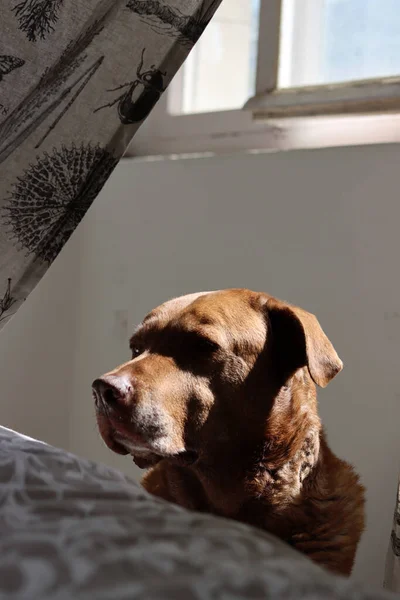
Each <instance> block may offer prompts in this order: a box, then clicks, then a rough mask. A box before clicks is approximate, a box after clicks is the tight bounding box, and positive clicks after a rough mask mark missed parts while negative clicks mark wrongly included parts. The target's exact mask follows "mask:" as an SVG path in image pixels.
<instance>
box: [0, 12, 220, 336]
mask: <svg viewBox="0 0 400 600" xmlns="http://www.w3.org/2000/svg"><path fill="white" fill-rule="evenodd" d="M220 1H221V0H168V1H164V0H122V1H120V0H117V1H115V0H69V1H68V2H65V0H10V2H8V3H6V6H5V7H4V8H3V9H2V19H1V23H0V32H1V36H0V329H1V327H2V326H4V325H5V324H6V322H7V321H8V320H9V319H10V317H11V316H12V315H13V314H15V313H16V311H17V310H18V308H19V307H20V306H21V304H22V302H23V301H24V299H25V298H26V297H27V296H28V295H29V293H30V292H31V291H32V289H33V288H34V287H35V285H36V284H37V282H38V281H39V280H40V279H41V277H42V276H43V274H44V273H45V272H46V270H47V268H48V267H49V265H50V264H51V263H52V261H53V260H54V259H55V258H56V256H57V255H58V253H59V252H60V250H61V249H62V247H63V246H64V244H65V243H66V242H67V240H68V238H69V237H70V235H71V234H72V232H73V231H74V229H75V228H76V227H77V225H78V223H79V222H80V221H81V219H82V218H83V216H84V215H85V213H86V211H87V210H88V208H89V207H90V205H91V203H92V202H93V200H94V199H95V198H96V196H97V194H98V193H99V192H100V190H101V188H102V186H103V185H104V183H105V182H106V180H107V178H108V177H109V176H110V174H111V172H112V171H113V169H114V167H115V166H116V164H117V162H118V160H119V158H120V157H121V156H122V155H123V153H124V151H125V150H126V146H127V145H128V143H129V141H130V139H131V138H132V136H133V135H134V134H135V132H136V130H137V129H138V127H139V126H140V125H141V123H142V122H143V121H144V119H145V118H146V117H147V116H148V115H149V114H150V112H151V111H152V109H153V108H154V106H155V104H156V103H157V101H158V100H159V98H160V97H161V95H162V93H163V92H164V91H165V90H166V88H167V86H168V84H169V83H170V81H171V79H172V77H173V76H174V74H175V73H176V71H177V70H178V68H179V67H180V65H181V64H182V63H183V61H184V60H185V58H186V56H187V55H188V53H189V51H190V50H191V48H192V46H193V44H194V43H195V42H196V41H197V40H198V38H199V37H200V35H201V33H202V32H203V31H204V28H205V27H206V26H207V24H208V23H209V21H210V20H211V18H212V16H213V14H214V12H215V10H216V9H217V7H218V5H219V4H220Z"/></svg>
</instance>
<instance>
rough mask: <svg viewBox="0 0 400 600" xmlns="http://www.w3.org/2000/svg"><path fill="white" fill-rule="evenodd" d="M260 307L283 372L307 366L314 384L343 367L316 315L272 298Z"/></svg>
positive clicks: (324, 380)
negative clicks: (265, 312) (265, 318)
mask: <svg viewBox="0 0 400 600" xmlns="http://www.w3.org/2000/svg"><path fill="white" fill-rule="evenodd" d="M264 306H265V309H266V311H267V314H268V320H269V322H270V325H271V328H272V344H273V347H274V348H275V350H277V352H278V360H279V362H280V365H281V367H282V368H283V371H285V372H287V374H289V373H290V372H292V373H293V372H294V371H295V370H297V369H299V368H300V367H303V366H307V367H308V370H309V372H310V375H311V377H312V379H313V381H314V383H316V384H317V385H319V386H320V387H325V386H327V385H328V383H329V382H330V381H331V379H333V378H334V377H335V375H337V374H338V373H339V372H340V371H341V370H342V369H343V363H342V361H341V360H340V358H339V357H338V355H337V354H336V351H335V349H334V347H333V346H332V344H331V342H330V341H329V340H328V338H327V337H326V335H325V333H324V332H323V330H322V327H321V325H320V324H319V322H318V320H317V318H316V317H315V316H314V315H312V314H310V313H308V312H306V311H305V310H303V309H301V308H297V307H296V306H291V305H290V304H286V303H285V302H281V301H280V300H277V299H276V298H271V297H270V298H268V300H267V302H266V303H265V305H264Z"/></svg>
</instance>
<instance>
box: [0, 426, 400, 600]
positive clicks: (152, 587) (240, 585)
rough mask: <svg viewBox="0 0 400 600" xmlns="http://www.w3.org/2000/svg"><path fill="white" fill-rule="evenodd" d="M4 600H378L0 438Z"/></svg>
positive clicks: (83, 465) (54, 454)
mask: <svg viewBox="0 0 400 600" xmlns="http://www.w3.org/2000/svg"><path fill="white" fill-rule="evenodd" d="M0 557H1V560H0V599H1V600H2V599H6V598H7V599H18V600H39V599H40V600H50V599H51V600H72V599H74V600H89V599H90V600H103V599H104V600H106V599H107V600H108V599H110V600H128V599H129V600H131V599H138V600H139V599H140V600H158V599H161V598H169V599H174V600H195V599H196V600H209V599H210V600H211V599H213V600H217V599H218V600H239V599H249V600H250V599H251V600H258V599H260V600H261V599H267V598H274V599H285V600H289V599H290V598H296V599H304V600H306V599H307V600H316V599H324V600H330V599H335V600H339V599H344V598H346V599H349V600H356V599H357V600H367V599H369V600H372V599H374V600H379V599H382V600H384V599H385V598H392V597H396V596H392V595H391V594H389V595H388V594H386V593H384V592H383V591H376V592H373V591H371V590H362V589H361V588H360V587H359V586H358V585H357V584H355V583H352V582H351V581H349V580H345V579H341V578H336V577H333V576H331V575H328V574H327V573H325V572H324V571H322V570H321V569H320V568H319V567H317V566H315V565H313V564H312V563H310V562H309V561H308V560H307V559H305V558H304V557H302V556H301V555H298V554H297V553H295V552H294V551H293V550H291V549H290V548H289V547H287V546H286V545H285V544H283V543H281V542H280V541H278V540H276V539H275V538H273V537H270V536H268V535H266V534H264V533H263V532H261V531H256V530H253V529H251V528H249V527H247V526H245V525H241V524H239V523H234V522H229V521H226V520H223V519H217V518H214V517H211V516H208V515H202V514H196V513H191V512H187V511H185V510H182V509H180V508H178V507H176V506H173V505H170V504H168V503H165V502H162V501H159V500H157V499H155V498H153V497H150V496H149V495H148V494H147V493H145V492H144V491H143V490H142V489H141V488H140V487H139V486H138V485H137V484H135V483H133V482H132V481H129V480H128V479H127V478H126V477H125V476H123V475H122V474H121V473H119V472H117V471H115V470H112V469H109V468H108V467H105V466H102V465H98V464H94V463H91V462H89V461H86V460H82V459H80V458H77V457H76V456H73V455H72V454H68V453H66V452H64V451H62V450H58V449H55V448H53V447H51V446H48V445H46V444H44V443H41V442H38V441H35V440H33V439H30V438H27V437H25V436H22V435H20V434H17V433H15V432H13V431H10V430H8V429H4V428H0Z"/></svg>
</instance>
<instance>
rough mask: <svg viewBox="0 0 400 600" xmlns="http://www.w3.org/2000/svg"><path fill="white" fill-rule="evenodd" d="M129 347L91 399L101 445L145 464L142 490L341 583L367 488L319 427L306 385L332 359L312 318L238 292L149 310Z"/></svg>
mask: <svg viewBox="0 0 400 600" xmlns="http://www.w3.org/2000/svg"><path fill="white" fill-rule="evenodd" d="M131 349H132V359H131V360H130V361H128V362H127V363H125V364H123V365H121V366H120V367H118V368H116V369H114V370H113V371H111V372H110V373H108V374H107V375H104V376H103V377H101V378H100V379H97V380H96V381H95V382H94V383H93V391H94V398H95V404H96V412H97V421H98V426H99V430H100V432H101V435H102V437H103V439H104V441H105V442H106V444H107V445H108V446H109V447H110V448H111V449H112V450H114V451H115V452H118V453H120V454H128V453H131V454H132V456H133V459H134V461H135V463H136V464H137V465H138V466H139V467H142V468H148V467H152V468H151V470H150V471H149V472H148V473H147V474H146V475H145V477H144V480H143V485H144V487H145V488H146V489H147V490H148V491H149V492H151V493H153V494H155V495H157V496H160V497H161V498H164V499H166V500H169V501H171V502H175V503H177V504H180V505H181V506H184V507H186V508H190V509H194V510H199V511H207V512H211V513H214V514H216V515H222V516H224V517H229V518H232V519H237V520H239V521H243V522H246V523H249V524H251V525H255V526H257V527H261V528H262V529H265V530H267V531H269V532H271V533H273V534H275V535H277V536H279V537H280V538H282V539H283V540H285V541H286V542H288V543H289V544H291V545H292V546H294V547H295V548H297V549H298V550H300V551H301V552H303V553H305V554H307V555H308V556H309V557H310V558H311V559H313V560H314V561H315V562H317V563H319V564H321V565H323V566H325V567H327V568H329V569H330V570H332V571H335V572H337V573H341V574H344V575H348V574H350V572H351V569H352V566H353V562H354V557H355V553H356V548H357V544H358V542H359V539H360V536H361V533H362V531H363V528H364V490H363V488H362V486H361V485H360V483H359V480H358V476H357V475H356V473H355V472H354V471H353V469H352V467H351V466H350V465H349V464H347V463H346V462H343V461H342V460H340V459H339V458H337V457H336V456H335V455H334V454H333V453H332V452H331V450H330V449H329V447H328V444H327V442H326V438H325V435H324V432H323V430H322V427H321V422H320V419H319V417H318V413H317V399H316V388H315V385H314V384H317V385H319V386H321V387H325V386H326V385H327V384H328V383H329V381H330V380H331V379H332V378H333V377H334V376H335V375H336V374H337V373H339V371H341V369H342V362H341V360H340V359H339V357H338V356H337V354H336V352H335V350H334V348H333V346H332V344H331V343H330V341H329V340H328V338H327V337H326V335H325V334H324V332H323V331H322V329H321V327H320V325H319V323H318V321H317V319H316V318H315V317H314V316H313V315H311V314H309V313H307V312H305V311H304V310H302V309H300V308H297V307H294V306H291V305H289V304H286V303H284V302H281V301H279V300H277V299H276V298H273V297H271V296H268V295H267V294H262V293H255V292H251V291H248V290H226V291H219V292H210V293H208V292H207V293H202V294H192V295H190V296H184V297H182V298H178V299H175V300H172V301H170V302H167V303H166V304H163V305H162V306H161V307H159V308H157V309H155V310H153V311H152V312H151V313H150V314H149V315H148V316H147V317H146V318H145V320H144V321H143V323H142V324H141V325H140V326H139V328H138V329H137V330H136V332H135V333H134V335H133V337H132V339H131Z"/></svg>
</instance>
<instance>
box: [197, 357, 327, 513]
mask: <svg viewBox="0 0 400 600" xmlns="http://www.w3.org/2000/svg"><path fill="white" fill-rule="evenodd" d="M254 425H255V427H254V437H253V439H251V438H252V436H251V435H250V436H249V437H250V439H248V440H247V441H246V442H244V443H243V438H242V442H241V444H240V446H237V445H235V443H234V442H233V443H232V441H228V440H223V441H221V442H220V443H218V440H217V441H216V442H215V444H213V446H212V447H211V448H210V452H205V454H204V456H201V457H200V459H199V461H198V462H197V463H196V464H195V465H194V466H193V467H192V473H193V474H194V475H195V476H196V478H197V479H199V480H200V483H201V486H202V488H203V490H204V496H205V500H206V502H207V503H208V510H212V511H215V512H217V513H218V514H224V515H225V516H230V517H234V516H235V515H236V514H237V512H238V511H240V510H241V507H242V506H243V505H244V504H246V503H248V502H252V503H254V501H257V500H258V501H259V502H262V503H263V505H267V506H270V507H271V508H272V507H274V508H275V509H276V510H282V509H284V508H285V506H287V505H288V504H290V503H291V502H294V501H295V500H296V497H298V496H300V494H301V491H302V489H303V485H304V483H305V481H306V480H307V478H309V477H310V476H311V474H312V472H313V469H314V468H315V466H316V465H317V463H318V460H319V456H320V436H321V422H320V419H319V417H318V414H317V403H316V392H315V386H314V384H313V383H312V382H311V379H310V377H309V374H308V372H306V371H305V370H304V369H302V370H300V371H298V373H296V375H295V376H293V377H292V379H291V381H290V382H289V384H288V385H287V386H284V387H282V388H281V389H280V390H279V393H278V394H277V395H276V397H275V398H274V401H273V403H272V405H271V410H270V411H269V414H268V417H267V419H266V422H265V423H260V422H258V423H255V424H254ZM261 431H262V433H261Z"/></svg>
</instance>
